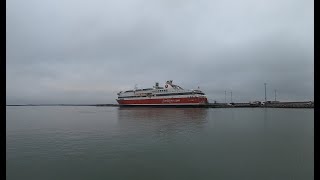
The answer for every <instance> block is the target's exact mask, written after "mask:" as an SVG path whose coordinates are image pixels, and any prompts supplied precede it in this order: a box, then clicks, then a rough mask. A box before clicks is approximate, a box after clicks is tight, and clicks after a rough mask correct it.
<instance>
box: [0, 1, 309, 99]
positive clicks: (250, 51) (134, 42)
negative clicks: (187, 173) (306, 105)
mask: <svg viewBox="0 0 320 180" xmlns="http://www.w3.org/2000/svg"><path fill="white" fill-rule="evenodd" d="M6 10H7V17H6V19H7V22H6V36H7V40H6V52H7V55H6V56H7V57H6V58H7V60H6V62H7V77H6V81H7V82H6V91H7V92H6V97H7V104H26V103H27V104H28V103H116V101H115V99H116V98H117V94H116V93H117V92H118V91H121V90H127V89H132V88H133V87H134V85H135V84H138V87H141V88H147V87H152V86H153V85H154V83H155V82H159V83H160V85H163V84H164V82H165V81H166V80H171V79H172V80H173V82H174V83H176V84H178V85H180V86H181V87H184V88H187V89H195V88H197V87H198V86H200V89H202V90H203V91H204V92H205V93H206V94H207V96H208V99H209V101H211V102H212V101H214V100H216V101H218V102H219V101H220V102H221V101H223V102H224V97H225V96H224V91H225V90H226V91H227V92H228V97H227V98H228V99H227V100H228V101H230V91H232V95H233V101H235V102H239V101H241V102H248V101H252V100H264V83H265V82H266V83H267V98H268V99H272V100H273V99H274V89H276V90H277V97H278V99H279V100H284V101H285V100H313V99H314V76H313V73H314V2H313V0H241V1H239V0H28V1H26V0H7V7H6Z"/></svg>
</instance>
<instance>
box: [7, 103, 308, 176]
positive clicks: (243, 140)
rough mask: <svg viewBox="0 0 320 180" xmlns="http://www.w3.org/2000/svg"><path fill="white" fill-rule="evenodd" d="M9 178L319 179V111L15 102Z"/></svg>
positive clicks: (10, 112)
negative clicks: (316, 154)
mask: <svg viewBox="0 0 320 180" xmlns="http://www.w3.org/2000/svg"><path fill="white" fill-rule="evenodd" d="M6 111H7V115H6V123H7V128H6V129H7V132H6V140H7V142H6V144H7V151H6V154H7V155H6V165H7V167H6V168H7V170H6V172H7V174H6V176H7V179H8V180H21V179H30V180H38V179H39V180H51V179H55V180H70V179H77V180H81V179H88V180H98V179H99V180H100V179H110V180H117V179H138V180H143V179H148V180H149V179H183V180H186V179H215V180H219V179H237V180H239V179H246V180H248V179H255V180H257V179H259V180H263V179H268V180H277V179H279V180H280V179H281V180H286V179H294V180H297V179H301V180H309V179H313V177H314V176H313V173H314V151H313V150H314V110H313V109H264V108H241V109H238V108H234V109H200V108H199V109H197V108H195V109H193V108H186V109H184V108H118V107H79V106H78V107H76V106H74V107H65V106H64V107H63V106H60V107H59V106H57V107H45V106H43V107H7V110H6Z"/></svg>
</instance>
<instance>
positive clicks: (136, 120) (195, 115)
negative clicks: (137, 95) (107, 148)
mask: <svg viewBox="0 0 320 180" xmlns="http://www.w3.org/2000/svg"><path fill="white" fill-rule="evenodd" d="M207 117H208V109H203V108H147V107H145V108H144V107H120V108H119V109H118V125H119V128H126V131H127V132H129V133H130V132H131V134H140V133H143V134H149V135H150V133H151V134H153V135H155V136H157V135H169V134H171V135H173V134H175V135H177V134H184V135H186V134H190V133H197V132H199V129H201V128H203V127H204V124H205V123H206V122H207Z"/></svg>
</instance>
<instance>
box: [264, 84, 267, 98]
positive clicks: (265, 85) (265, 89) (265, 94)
mask: <svg viewBox="0 0 320 180" xmlns="http://www.w3.org/2000/svg"><path fill="white" fill-rule="evenodd" d="M266 102H267V83H264V103H266Z"/></svg>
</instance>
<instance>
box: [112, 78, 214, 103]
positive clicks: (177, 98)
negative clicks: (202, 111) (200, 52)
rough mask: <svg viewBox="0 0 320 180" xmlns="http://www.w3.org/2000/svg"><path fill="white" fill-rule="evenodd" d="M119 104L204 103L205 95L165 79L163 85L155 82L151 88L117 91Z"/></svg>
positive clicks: (198, 90) (205, 100)
mask: <svg viewBox="0 0 320 180" xmlns="http://www.w3.org/2000/svg"><path fill="white" fill-rule="evenodd" d="M117 102H118V103H119V105H128V106H129V105H156V106H159V105H179V106H180V105H205V104H207V103H208V100H207V97H206V95H205V94H204V93H203V92H202V91H201V90H200V89H197V90H193V89H190V90H189V89H183V88H181V87H180V86H178V85H175V84H173V83H172V80H170V81H167V82H166V83H165V85H164V87H160V86H159V83H155V86H153V88H146V89H137V88H135V89H133V90H128V91H124V92H122V91H121V92H119V93H118V99H117Z"/></svg>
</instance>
